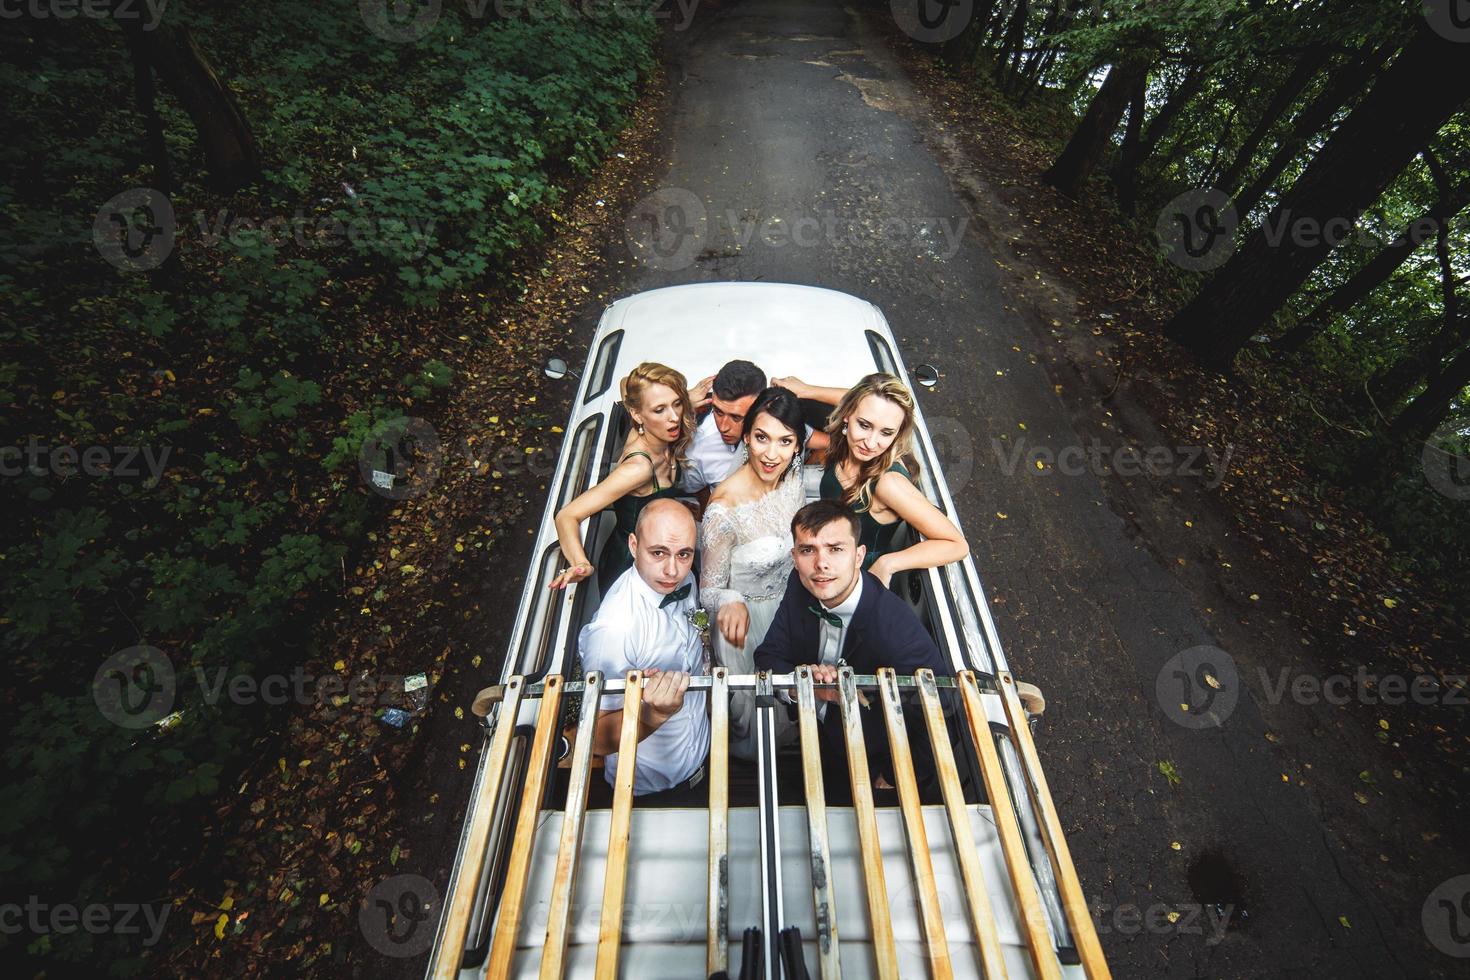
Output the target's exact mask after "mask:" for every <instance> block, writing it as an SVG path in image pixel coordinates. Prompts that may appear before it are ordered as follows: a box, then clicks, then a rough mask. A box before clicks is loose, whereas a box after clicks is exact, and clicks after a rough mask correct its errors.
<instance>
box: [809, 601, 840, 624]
mask: <svg viewBox="0 0 1470 980" xmlns="http://www.w3.org/2000/svg"><path fill="white" fill-rule="evenodd" d="M806 608H807V609H808V610H809V611H810V612H812V613H813V614H815V615H817V616H820V617H822V622H824V623H827V624H828V625H830V626H835V627H837V628H838V629H842V617H841V616H839V615H837V614H836V613H833V612H828V611H827V610H825V609H823V608H822V607H821V606H807V607H806Z"/></svg>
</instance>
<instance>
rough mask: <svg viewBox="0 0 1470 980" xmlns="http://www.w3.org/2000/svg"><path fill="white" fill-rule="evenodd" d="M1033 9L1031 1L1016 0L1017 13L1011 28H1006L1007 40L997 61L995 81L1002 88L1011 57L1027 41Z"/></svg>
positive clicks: (1013, 16)
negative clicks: (1027, 21) (1027, 18)
mask: <svg viewBox="0 0 1470 980" xmlns="http://www.w3.org/2000/svg"><path fill="white" fill-rule="evenodd" d="M1030 7H1031V2H1030V0H1016V12H1015V13H1014V14H1012V15H1011V23H1010V26H1009V27H1007V28H1006V32H1005V38H1004V40H1002V41H1001V44H1000V53H999V54H998V55H997V56H996V59H995V71H994V73H993V74H994V76H995V81H996V84H997V85H1000V86H1001V87H1002V88H1004V86H1005V80H1006V78H1005V76H1006V66H1007V65H1008V64H1009V63H1010V60H1011V56H1012V55H1013V54H1015V53H1016V52H1017V51H1019V50H1020V49H1021V45H1022V44H1023V43H1025V40H1026V15H1027V13H1029V11H1030Z"/></svg>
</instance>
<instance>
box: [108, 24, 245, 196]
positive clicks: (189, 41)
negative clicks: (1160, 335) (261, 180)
mask: <svg viewBox="0 0 1470 980" xmlns="http://www.w3.org/2000/svg"><path fill="white" fill-rule="evenodd" d="M118 24H119V26H121V27H122V28H123V36H124V37H125V38H126V40H127V44H128V48H129V51H130V52H132V54H133V57H134V59H135V60H139V61H141V62H143V63H144V64H146V65H148V66H149V67H150V68H152V69H153V72H154V73H155V74H156V75H157V76H158V77H159V78H160V79H162V81H163V83H164V85H165V86H167V87H168V90H169V92H170V93H172V94H173V96H174V98H176V99H178V100H179V104H180V105H181V106H183V108H184V111H185V112H187V113H188V114H189V118H190V119H192V120H193V122H194V127H195V129H196V130H198V133H199V142H200V145H201V146H202V147H203V149H204V160H205V167H206V170H207V173H206V176H205V184H206V186H208V187H209V188H210V190H214V191H219V192H221V193H229V192H231V191H236V190H239V189H240V188H241V187H244V186H245V185H247V184H249V183H251V182H253V181H254V180H255V179H256V177H258V176H259V175H260V156H259V152H258V151H257V149H256V146H255V137H254V136H252V135H251V132H250V125H249V124H248V123H247V122H246V121H245V116H244V115H243V114H242V113H241V112H240V107H239V106H238V105H237V104H236V102H235V97H234V95H233V94H232V93H231V92H230V89H229V87H228V86H226V85H225V83H224V82H223V81H222V80H221V79H220V77H219V75H217V74H216V73H215V70H214V68H213V67H212V66H211V65H210V63H209V60H208V59H207V58H205V56H204V52H203V51H201V50H200V49H199V45H198V44H196V43H195V42H194V38H193V37H192V36H191V35H190V34H189V32H188V31H187V30H185V29H184V28H181V27H173V28H170V27H164V26H161V25H160V26H158V27H156V28H155V29H153V30H151V31H149V30H143V22H142V20H141V19H139V18H121V19H119V20H118Z"/></svg>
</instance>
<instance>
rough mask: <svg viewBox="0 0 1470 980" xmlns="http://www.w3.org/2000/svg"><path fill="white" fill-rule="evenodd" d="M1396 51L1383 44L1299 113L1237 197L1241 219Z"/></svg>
mask: <svg viewBox="0 0 1470 980" xmlns="http://www.w3.org/2000/svg"><path fill="white" fill-rule="evenodd" d="M1393 52H1394V43H1393V42H1389V43H1387V44H1383V45H1380V46H1379V47H1378V48H1376V49H1374V50H1373V51H1370V52H1369V53H1367V54H1365V55H1364V56H1363V57H1361V58H1359V59H1358V61H1357V62H1355V63H1354V64H1353V65H1351V66H1348V67H1345V68H1344V69H1343V70H1342V71H1340V72H1337V73H1335V74H1334V75H1333V77H1332V80H1331V81H1330V82H1328V83H1327V86H1326V87H1325V88H1323V90H1322V91H1321V92H1320V93H1319V94H1318V96H1317V97H1316V98H1315V99H1313V100H1312V101H1311V102H1310V103H1309V104H1308V105H1307V107H1306V108H1305V109H1303V110H1302V111H1301V114H1300V115H1298V116H1297V118H1296V122H1294V123H1293V124H1292V128H1291V134H1290V135H1289V136H1288V137H1287V138H1286V139H1284V140H1282V141H1281V143H1280V144H1279V145H1278V146H1277V148H1276V152H1275V153H1273V154H1272V155H1271V159H1270V160H1269V161H1268V162H1267V163H1266V167H1265V169H1264V170H1262V171H1261V172H1260V173H1259V174H1257V175H1256V177H1255V179H1254V180H1252V181H1251V183H1250V186H1248V187H1247V188H1246V189H1245V190H1244V191H1242V192H1241V193H1240V195H1239V196H1238V197H1236V198H1235V210H1236V212H1237V213H1238V214H1239V215H1240V216H1241V217H1242V218H1244V217H1245V216H1246V215H1248V214H1250V213H1251V211H1253V210H1254V209H1255V207H1256V205H1257V204H1260V203H1261V199H1262V198H1263V197H1265V196H1266V192H1267V191H1269V190H1270V189H1271V187H1272V185H1274V184H1275V183H1276V178H1278V177H1280V176H1281V174H1282V173H1283V172H1284V171H1285V170H1286V168H1287V165H1288V164H1290V163H1291V161H1292V160H1294V159H1296V155H1297V154H1298V153H1300V152H1301V150H1302V148H1303V147H1304V146H1306V145H1307V140H1309V139H1310V138H1311V137H1313V136H1315V135H1316V134H1317V133H1320V132H1321V131H1322V130H1324V129H1326V128H1327V126H1328V124H1329V123H1331V122H1332V117H1333V116H1335V115H1336V114H1337V112H1338V110H1340V109H1341V108H1342V107H1343V106H1345V105H1347V103H1348V102H1349V101H1350V100H1351V99H1352V98H1353V96H1355V95H1357V94H1358V93H1359V92H1360V91H1362V90H1363V89H1364V88H1366V87H1367V86H1368V84H1369V83H1371V81H1372V80H1373V78H1374V76H1375V75H1377V73H1378V71H1379V69H1381V68H1382V67H1383V64H1384V62H1386V61H1387V60H1388V59H1389V57H1390V56H1391V55H1392V54H1393Z"/></svg>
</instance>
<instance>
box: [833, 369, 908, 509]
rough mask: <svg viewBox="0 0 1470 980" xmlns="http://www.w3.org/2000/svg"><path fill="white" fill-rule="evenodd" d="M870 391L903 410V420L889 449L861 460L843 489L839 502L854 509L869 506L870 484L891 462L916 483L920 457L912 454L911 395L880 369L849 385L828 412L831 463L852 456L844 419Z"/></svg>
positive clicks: (870, 500) (875, 481)
mask: <svg viewBox="0 0 1470 980" xmlns="http://www.w3.org/2000/svg"><path fill="white" fill-rule="evenodd" d="M869 395H875V396H877V397H878V398H881V399H883V400H884V401H887V402H892V403H893V404H895V405H897V406H898V407H899V408H900V409H901V410H902V411H903V422H902V423H900V424H899V427H898V432H897V433H896V434H895V435H894V437H893V442H892V443H890V444H889V446H888V449H887V450H885V451H884V452H882V453H880V454H879V455H878V456H876V457H874V458H873V459H870V460H868V461H867V462H866V463H860V464H859V465H858V477H857V479H856V480H854V481H853V484H852V486H850V487H847V488H845V489H844V490H843V492H842V502H843V503H844V504H847V505H848V506H849V507H852V508H854V509H856V510H867V509H868V507H869V506H870V505H871V504H872V502H873V488H874V487H875V486H877V484H878V478H879V477H881V476H882V475H883V474H884V473H887V472H888V470H889V467H891V466H892V465H893V464H894V463H902V464H903V467H904V469H906V470H908V473H909V479H910V480H911V481H912V482H913V484H914V485H915V486H918V484H919V461H918V459H917V458H916V457H915V456H914V395H913V392H911V391H909V390H908V388H906V387H904V384H903V382H902V381H899V380H898V378H896V377H894V376H893V375H891V374H885V373H882V372H878V373H875V374H870V375H868V376H867V377H865V378H863V379H862V380H861V381H859V382H858V383H857V384H855V385H853V386H852V387H851V388H849V389H848V390H847V394H845V395H843V396H842V400H841V401H840V402H838V403H837V407H836V408H834V409H832V414H831V415H829V416H827V430H826V431H827V436H828V437H829V438H830V439H831V443H830V448H829V449H828V450H827V458H828V459H829V460H830V461H831V463H830V465H831V466H833V467H836V466H837V465H838V464H839V463H842V462H843V461H844V460H846V459H848V458H849V457H853V453H852V447H851V446H850V445H849V444H848V441H847V428H846V427H847V419H848V417H849V416H851V415H852V414H853V413H854V412H856V411H857V407H858V405H860V404H861V403H862V400H863V399H864V398H867V397H868V396H869ZM853 458H855V457H853Z"/></svg>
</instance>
